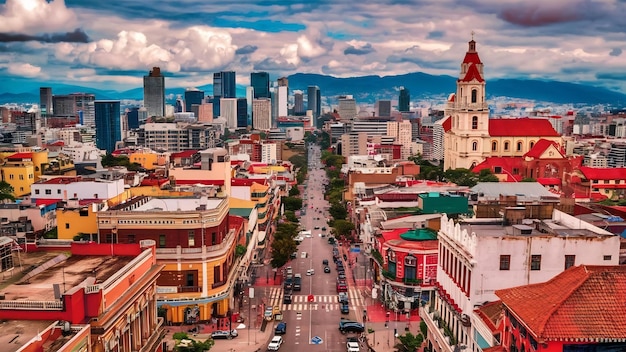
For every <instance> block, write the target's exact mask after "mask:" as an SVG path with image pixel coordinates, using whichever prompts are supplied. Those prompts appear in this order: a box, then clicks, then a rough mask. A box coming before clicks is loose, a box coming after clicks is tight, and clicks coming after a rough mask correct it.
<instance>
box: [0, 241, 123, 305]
mask: <svg viewBox="0 0 626 352" xmlns="http://www.w3.org/2000/svg"><path fill="white" fill-rule="evenodd" d="M31 255H32V256H33V258H30V256H31ZM20 256H21V260H22V261H23V263H29V262H30V263H32V265H31V266H30V267H28V266H26V265H25V264H23V268H24V269H25V270H26V271H27V270H28V269H30V268H32V270H30V271H28V272H25V275H24V276H23V277H22V278H21V279H19V280H16V281H15V282H5V283H4V284H2V285H0V288H2V291H1V292H2V293H3V294H4V301H16V300H19V301H55V300H56V299H55V295H54V285H55V284H58V285H59V288H60V290H61V292H66V291H69V290H70V289H72V288H73V287H75V286H78V285H80V284H81V283H83V282H84V281H87V284H90V285H91V284H94V283H96V282H104V281H106V280H107V279H109V278H110V277H111V276H113V275H115V274H116V273H117V272H118V271H119V270H120V269H121V268H123V267H124V266H125V265H126V264H128V263H129V262H131V261H132V260H133V259H134V258H135V257H133V256H128V257H121V256H80V255H73V256H69V257H68V254H66V253H61V252H56V253H51V252H48V253H47V254H46V255H44V256H42V255H41V254H38V253H22V254H20ZM15 265H18V263H15Z"/></svg>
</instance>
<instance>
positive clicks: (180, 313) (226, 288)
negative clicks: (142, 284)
mask: <svg viewBox="0 0 626 352" xmlns="http://www.w3.org/2000/svg"><path fill="white" fill-rule="evenodd" d="M228 211H229V207H228V198H227V197H218V196H216V195H215V194H212V195H202V196H198V195H187V196H185V195H184V194H183V195H181V196H169V197H151V196H137V197H133V198H130V199H128V200H126V201H123V202H120V204H117V205H114V206H111V207H110V208H109V209H108V210H105V211H101V212H99V213H98V232H99V238H100V242H101V243H137V242H139V241H143V240H148V239H149V240H153V241H155V242H156V247H157V248H156V254H157V261H158V262H159V264H162V265H164V269H163V271H162V273H161V275H160V276H159V278H158V280H157V299H158V304H159V307H160V308H161V309H162V314H164V315H166V316H165V317H166V320H167V322H169V323H175V324H176V323H178V324H179V323H185V324H195V323H199V322H200V321H209V320H211V319H212V318H218V317H226V316H227V315H229V313H230V310H231V306H232V304H231V303H232V287H233V284H234V282H235V281H236V279H237V278H236V275H237V268H238V266H239V265H238V264H239V260H240V259H241V258H236V257H235V247H236V245H237V241H238V238H239V236H240V235H241V234H240V233H238V231H237V230H236V229H231V228H230V227H229V216H228Z"/></svg>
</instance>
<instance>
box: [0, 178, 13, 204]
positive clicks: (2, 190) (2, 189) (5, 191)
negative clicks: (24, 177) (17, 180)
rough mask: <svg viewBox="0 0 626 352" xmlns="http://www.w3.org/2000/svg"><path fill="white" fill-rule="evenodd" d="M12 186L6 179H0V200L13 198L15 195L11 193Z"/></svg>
mask: <svg viewBox="0 0 626 352" xmlns="http://www.w3.org/2000/svg"><path fill="white" fill-rule="evenodd" d="M13 191H14V190H13V186H11V185H10V184H9V183H8V182H6V181H0V202H1V201H5V200H7V199H8V200H11V201H14V200H15V196H14V195H13Z"/></svg>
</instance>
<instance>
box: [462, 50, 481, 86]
mask: <svg viewBox="0 0 626 352" xmlns="http://www.w3.org/2000/svg"><path fill="white" fill-rule="evenodd" d="M476 55H477V56H478V54H476ZM473 80H477V81H478V82H483V81H484V79H483V77H482V76H481V75H480V72H478V67H476V65H470V67H468V69H467V73H465V77H463V78H462V79H460V81H461V82H471V81H473Z"/></svg>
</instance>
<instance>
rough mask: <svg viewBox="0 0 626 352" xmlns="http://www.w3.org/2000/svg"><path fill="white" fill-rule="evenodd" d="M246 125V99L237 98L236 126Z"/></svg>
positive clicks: (244, 126)
mask: <svg viewBox="0 0 626 352" xmlns="http://www.w3.org/2000/svg"><path fill="white" fill-rule="evenodd" d="M246 127H248V100H247V99H246V98H237V128H246Z"/></svg>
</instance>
